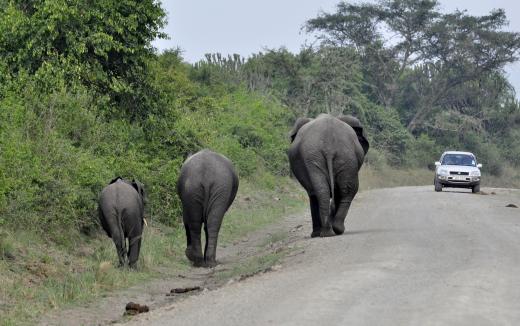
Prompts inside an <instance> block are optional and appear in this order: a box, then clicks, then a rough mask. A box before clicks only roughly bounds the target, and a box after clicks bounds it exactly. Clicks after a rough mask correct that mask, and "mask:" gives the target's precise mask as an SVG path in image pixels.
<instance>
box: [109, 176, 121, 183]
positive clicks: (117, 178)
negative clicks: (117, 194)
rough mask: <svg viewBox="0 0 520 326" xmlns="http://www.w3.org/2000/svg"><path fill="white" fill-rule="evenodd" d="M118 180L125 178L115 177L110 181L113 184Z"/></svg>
mask: <svg viewBox="0 0 520 326" xmlns="http://www.w3.org/2000/svg"><path fill="white" fill-rule="evenodd" d="M117 180H123V178H121V177H115V178H114V179H112V181H110V183H109V185H111V184H113V183H115V182H117Z"/></svg>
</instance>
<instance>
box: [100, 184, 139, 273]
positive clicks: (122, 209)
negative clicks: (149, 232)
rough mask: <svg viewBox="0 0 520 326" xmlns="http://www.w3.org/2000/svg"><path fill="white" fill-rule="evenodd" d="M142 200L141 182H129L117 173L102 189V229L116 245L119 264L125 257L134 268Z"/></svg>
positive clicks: (120, 264) (123, 261) (123, 262)
mask: <svg viewBox="0 0 520 326" xmlns="http://www.w3.org/2000/svg"><path fill="white" fill-rule="evenodd" d="M145 202H146V194H145V190H144V186H143V184H142V183H140V182H139V181H137V180H132V181H131V182H130V181H127V180H125V179H123V178H121V177H117V178H115V179H114V180H112V181H111V182H110V184H109V185H108V186H106V187H105V188H104V189H103V190H102V191H101V196H100V198H99V220H100V222H101V226H102V227H103V230H105V232H106V233H107V235H108V236H109V237H110V238H112V240H113V241H114V244H115V245H116V249H117V256H118V258H119V266H121V267H122V266H124V265H125V264H126V261H127V257H128V261H129V266H130V267H132V268H135V266H136V264H137V259H138V258H139V251H140V249H141V237H142V234H143V224H144V206H145ZM126 239H128V247H129V249H128V251H127V249H126V248H127V247H126Z"/></svg>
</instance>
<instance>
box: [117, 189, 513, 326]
mask: <svg viewBox="0 0 520 326" xmlns="http://www.w3.org/2000/svg"><path fill="white" fill-rule="evenodd" d="M485 191H487V192H491V191H494V192H496V194H489V195H474V194H471V192H467V191H466V190H461V191H450V190H448V191H443V192H441V193H435V192H434V191H433V187H432V186H430V187H406V188H394V189H383V190H374V191H368V192H364V193H361V194H360V195H358V197H357V198H356V200H355V201H354V203H353V206H352V208H351V211H350V213H349V215H348V217H347V230H348V231H347V233H346V234H345V235H343V236H337V237H333V238H325V239H310V238H309V237H308V233H310V223H311V222H310V217H309V216H306V215H302V216H301V218H298V219H296V220H295V221H294V223H295V224H296V223H299V224H303V225H304V228H303V230H301V232H302V239H301V240H299V241H298V242H297V243H296V246H297V247H299V248H301V249H303V250H301V249H300V252H302V251H304V252H303V253H302V254H300V255H295V256H293V257H289V258H287V259H286V260H285V261H284V262H283V263H282V266H281V267H280V268H277V269H275V271H273V272H269V273H265V274H261V275H259V276H255V277H252V278H248V279H246V280H244V281H241V282H233V283H231V284H229V285H227V286H224V287H222V288H220V289H217V290H213V291H204V292H202V293H200V294H199V295H194V296H191V297H187V298H186V299H185V300H181V301H179V302H176V303H175V304H173V305H171V306H167V307H164V308H161V309H157V310H155V311H152V312H150V313H149V314H143V315H140V316H137V317H135V319H132V320H131V321H130V322H129V323H127V324H125V325H202V324H203V325H205V326H208V325H240V326H243V325H518V324H520V209H515V208H507V207H506V205H508V204H510V203H513V204H516V205H518V206H520V192H519V191H514V190H505V189H497V190H491V189H485ZM304 232H305V233H304ZM307 232H308V233H307ZM303 235H305V236H303Z"/></svg>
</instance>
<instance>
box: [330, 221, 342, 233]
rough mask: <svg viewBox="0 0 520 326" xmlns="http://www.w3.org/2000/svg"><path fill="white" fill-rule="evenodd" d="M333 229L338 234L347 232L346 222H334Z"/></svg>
mask: <svg viewBox="0 0 520 326" xmlns="http://www.w3.org/2000/svg"><path fill="white" fill-rule="evenodd" d="M332 230H334V233H335V234H337V235H340V234H343V233H344V232H345V224H344V223H334V224H333V225H332Z"/></svg>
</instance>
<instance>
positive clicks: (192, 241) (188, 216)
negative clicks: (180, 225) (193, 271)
mask: <svg viewBox="0 0 520 326" xmlns="http://www.w3.org/2000/svg"><path fill="white" fill-rule="evenodd" d="M183 220H184V227H185V229H186V251H185V253H186V257H187V258H188V259H189V260H190V261H191V262H192V263H193V265H195V266H202V265H203V263H204V257H203V256H202V247H201V239H200V236H201V234H200V233H201V228H202V209H201V208H200V206H199V205H197V206H193V207H184V209H183Z"/></svg>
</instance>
